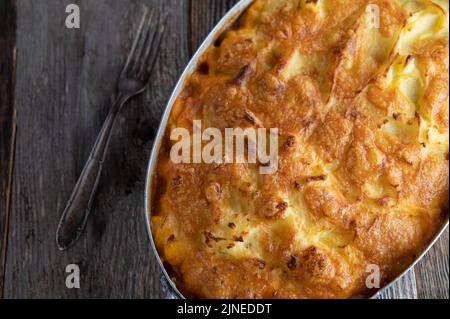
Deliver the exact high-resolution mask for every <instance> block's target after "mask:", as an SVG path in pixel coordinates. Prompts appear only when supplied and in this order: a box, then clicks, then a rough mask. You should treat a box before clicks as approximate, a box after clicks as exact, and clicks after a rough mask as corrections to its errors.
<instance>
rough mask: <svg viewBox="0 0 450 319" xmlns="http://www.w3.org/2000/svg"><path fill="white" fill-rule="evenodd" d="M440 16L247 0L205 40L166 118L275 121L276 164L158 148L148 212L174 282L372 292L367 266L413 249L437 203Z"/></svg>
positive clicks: (442, 99)
mask: <svg viewBox="0 0 450 319" xmlns="http://www.w3.org/2000/svg"><path fill="white" fill-rule="evenodd" d="M373 14H378V16H373ZM448 18H449V16H448V1H446V0H370V1H369V0H315V1H309V0H255V1H254V2H253V3H252V4H251V5H250V7H249V9H248V10H247V12H246V13H245V14H243V15H242V16H241V18H239V21H238V23H236V24H235V25H234V26H233V28H232V29H231V30H230V31H227V32H226V33H225V34H224V35H222V36H221V37H220V39H219V40H217V41H216V42H215V44H214V45H213V46H211V47H210V48H209V49H207V50H206V51H205V53H204V54H203V56H202V57H201V59H200V61H199V68H198V70H197V71H196V72H194V73H193V74H192V75H190V76H189V77H188V79H187V80H186V81H187V83H186V84H185V89H184V91H183V92H182V94H180V96H179V97H178V99H177V101H176V103H175V106H174V108H173V112H172V115H171V118H170V121H169V126H168V128H169V129H170V128H175V127H192V123H193V121H194V120H202V122H203V123H204V125H205V126H207V127H213V128H218V129H219V130H221V131H223V130H224V129H225V128H243V129H246V128H249V127H251V128H266V129H269V128H278V129H279V140H280V142H279V152H278V154H279V159H278V161H279V169H278V171H277V172H275V173H274V174H271V175H260V174H259V172H258V166H257V165H255V164H242V163H239V164H237V163H234V164H225V163H213V164H206V163H203V164H194V165H190V164H174V163H172V162H171V161H170V157H169V152H167V148H163V149H162V151H161V152H160V154H159V162H158V170H157V171H158V176H157V177H158V178H156V179H155V180H157V181H159V182H158V184H156V185H155V187H156V188H157V189H158V192H155V193H156V194H158V195H157V196H155V197H154V198H153V199H152V200H153V205H152V207H153V211H152V212H151V221H152V227H153V232H154V236H155V242H156V245H157V248H158V251H159V253H160V256H161V259H162V260H163V261H164V262H165V263H166V264H168V265H170V266H171V270H173V274H174V276H176V283H177V285H178V286H179V288H180V289H181V291H182V292H183V293H184V294H185V295H186V296H188V297H194V298H351V297H355V296H364V295H367V296H370V295H372V294H374V293H375V292H376V291H375V290H370V289H368V288H367V287H366V286H365V282H366V276H367V275H368V274H367V267H368V266H372V265H374V264H375V265H377V266H379V269H380V271H381V274H380V275H381V278H382V280H383V281H382V284H385V283H387V282H389V281H390V280H392V279H393V278H395V277H396V276H397V275H398V274H399V273H401V272H402V271H403V270H404V269H405V268H406V267H407V266H408V265H409V263H411V261H413V260H414V258H415V256H417V255H418V254H420V252H421V250H422V249H423V248H424V247H425V246H426V245H427V244H428V243H429V241H430V239H432V238H433V236H434V235H435V234H436V232H437V230H438V229H439V228H440V227H441V226H442V224H443V222H444V219H447V216H448V201H449V199H448V190H449V163H448V161H449V156H448V154H449V136H448V135H449V93H448V92H449V76H448V72H449V63H448V61H449V53H448V50H449V49H448V45H449V43H448V42H449V40H448V36H449V29H448ZM168 134H170V132H168ZM166 140H169V138H166Z"/></svg>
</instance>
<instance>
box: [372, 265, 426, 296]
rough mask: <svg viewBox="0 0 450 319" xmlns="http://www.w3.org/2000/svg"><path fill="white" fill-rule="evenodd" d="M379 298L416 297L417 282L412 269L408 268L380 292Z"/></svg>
mask: <svg viewBox="0 0 450 319" xmlns="http://www.w3.org/2000/svg"><path fill="white" fill-rule="evenodd" d="M379 299H417V284H416V277H415V272H414V269H412V270H410V271H409V272H408V273H407V274H406V275H405V276H403V277H402V278H400V280H398V281H397V282H396V283H395V284H394V285H393V286H392V287H391V288H389V289H388V290H386V291H385V292H384V293H382V294H381V295H380V296H379Z"/></svg>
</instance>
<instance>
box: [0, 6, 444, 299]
mask: <svg viewBox="0 0 450 319" xmlns="http://www.w3.org/2000/svg"><path fill="white" fill-rule="evenodd" d="M9 1H16V3H17V4H16V7H17V16H18V21H17V29H18V32H17V41H16V42H17V48H18V57H17V80H16V89H15V92H16V97H15V99H16V102H15V108H16V109H17V126H18V134H17V143H16V144H17V145H16V157H15V167H14V177H13V194H12V205H11V218H10V223H9V224H10V225H9V226H10V227H9V240H8V256H7V259H6V272H5V289H4V291H5V297H6V298H160V297H162V296H163V295H162V292H161V290H160V284H159V276H160V271H159V269H158V266H157V263H156V260H155V258H154V256H153V253H152V251H151V248H150V244H149V241H148V236H147V232H146V226H145V219H144V200H143V196H144V181H145V171H146V166H147V161H148V156H149V151H150V148H151V145H152V142H153V140H152V139H153V136H154V134H155V131H156V129H157V126H158V123H159V120H160V118H161V115H162V111H163V108H164V106H165V104H166V102H167V100H168V97H169V95H170V93H171V91H172V89H173V87H174V85H175V83H176V81H177V79H178V77H179V76H180V74H181V72H182V70H183V69H184V67H185V66H186V64H187V62H188V61H189V58H190V56H192V54H193V53H194V52H195V50H196V49H197V47H198V46H199V45H200V44H201V42H202V41H203V39H204V38H205V37H206V35H207V34H208V33H209V32H210V30H211V29H212V27H213V26H214V25H215V24H216V22H217V21H218V20H219V19H220V18H221V17H222V16H223V15H224V14H225V13H226V11H227V10H228V9H229V8H231V6H232V5H233V4H234V3H236V2H237V0H128V1H123V0H82V1H81V0H9ZM0 2H2V1H0ZM74 2H75V3H78V4H79V5H80V8H81V29H79V30H68V29H66V28H65V27H64V20H65V17H66V13H65V7H66V5H67V4H69V3H74ZM144 5H147V6H148V7H153V8H157V9H158V10H164V11H166V12H168V13H169V21H168V32H167V36H166V38H165V39H164V41H163V44H162V47H161V49H160V56H159V60H158V63H157V66H156V69H155V70H154V75H153V80H152V83H151V85H150V87H149V90H148V91H147V92H146V94H144V95H143V96H141V97H139V98H138V99H136V100H134V101H133V102H132V103H130V104H129V105H128V106H127V107H126V108H125V110H124V112H123V114H122V115H121V118H120V120H119V121H118V125H117V129H116V133H115V134H114V136H113V139H112V145H111V149H110V153H109V155H108V157H107V159H106V164H105V168H104V172H103V173H104V174H103V176H102V179H101V181H100V187H99V190H98V196H97V199H96V203H95V205H94V211H93V214H92V215H91V217H90V220H89V223H88V227H87V230H86V234H85V235H84V236H83V238H82V239H81V241H80V242H79V243H78V244H77V245H76V246H75V247H74V248H72V249H71V250H69V251H68V252H64V253H62V252H59V251H58V250H57V248H56V244H55V230H56V226H57V223H58V220H59V217H60V214H61V211H62V209H63V208H64V206H65V204H66V201H67V199H68V197H69V195H70V193H71V191H72V188H73V186H74V185H75V182H76V180H77V178H78V176H79V173H80V172H81V169H82V168H83V166H84V163H85V161H86V159H87V156H88V155H89V152H90V150H91V147H92V145H93V143H94V140H95V136H96V134H97V133H98V131H99V130H100V127H101V125H102V123H103V120H104V117H105V115H106V114H107V111H108V109H109V107H110V104H111V100H112V94H113V92H114V88H115V82H116V78H117V76H118V74H119V72H120V69H121V66H122V64H123V62H124V61H125V58H126V55H127V51H128V48H129V46H130V42H131V40H132V35H133V33H134V31H135V29H136V25H137V23H138V22H139V19H140V17H141V12H142V8H143V6H144ZM0 6H1V4H0ZM1 21H2V20H1V11H0V23H1ZM0 34H1V29H0ZM0 54H1V53H0ZM0 74H1V72H0ZM1 85H2V82H0V88H1ZM1 96H2V94H1V93H0V98H1ZM0 105H1V104H0ZM1 132H2V127H1V126H0V134H1ZM0 142H2V139H1V137H0ZM0 146H1V145H0ZM0 163H2V162H1V157H0ZM0 167H1V166H0ZM0 187H1V186H0ZM0 207H2V206H1V204H0ZM0 217H1V214H0ZM0 223H1V222H0ZM0 225H1V224H0ZM445 236H446V237H445ZM445 236H444V237H443V238H442V239H441V240H440V241H439V242H438V244H437V245H436V246H435V248H434V249H433V250H432V251H431V252H430V254H429V255H428V256H427V257H425V259H424V260H423V261H422V262H421V263H420V264H419V265H418V266H417V267H416V268H415V269H414V270H413V271H412V272H410V273H409V274H408V275H407V276H406V277H404V278H403V279H402V280H401V281H399V282H398V283H397V284H396V285H395V286H394V287H392V288H391V289H390V290H388V291H387V292H386V293H385V294H383V295H382V296H380V298H448V255H449V251H448V245H449V243H448V232H447V234H446V235H445ZM68 264H78V265H79V266H80V268H81V288H80V289H75V290H69V289H67V288H66V286H65V278H66V275H67V274H66V273H65V268H66V266H67V265H68ZM0 276H1V275H0ZM0 279H1V277H0Z"/></svg>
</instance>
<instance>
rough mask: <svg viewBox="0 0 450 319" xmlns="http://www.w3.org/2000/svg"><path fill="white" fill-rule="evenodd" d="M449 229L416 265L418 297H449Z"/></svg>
mask: <svg viewBox="0 0 450 319" xmlns="http://www.w3.org/2000/svg"><path fill="white" fill-rule="evenodd" d="M448 247H449V231H448V229H447V231H446V232H445V234H444V235H443V236H442V238H441V239H440V240H439V241H438V242H437V243H436V245H435V246H434V247H433V248H432V249H431V251H430V252H429V253H428V254H427V256H426V257H425V258H424V259H423V260H422V261H421V262H420V263H419V264H418V265H417V266H416V271H415V273H416V281H417V292H418V298H421V299H449V291H448V290H449V278H448V270H449V248H448Z"/></svg>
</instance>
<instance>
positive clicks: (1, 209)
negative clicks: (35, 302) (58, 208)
mask: <svg viewBox="0 0 450 319" xmlns="http://www.w3.org/2000/svg"><path fill="white" fill-rule="evenodd" d="M15 29H16V11H15V4H14V2H13V1H12V0H5V1H1V2H0V298H2V296H3V282H4V272H5V268H4V267H5V261H6V252H7V249H6V247H7V239H8V237H7V236H8V224H9V214H10V194H11V178H12V168H13V158H14V140H15V118H14V115H15V112H14V78H15V65H16V63H15V45H16V43H15V42H16V39H15V36H16V30H15Z"/></svg>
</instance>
